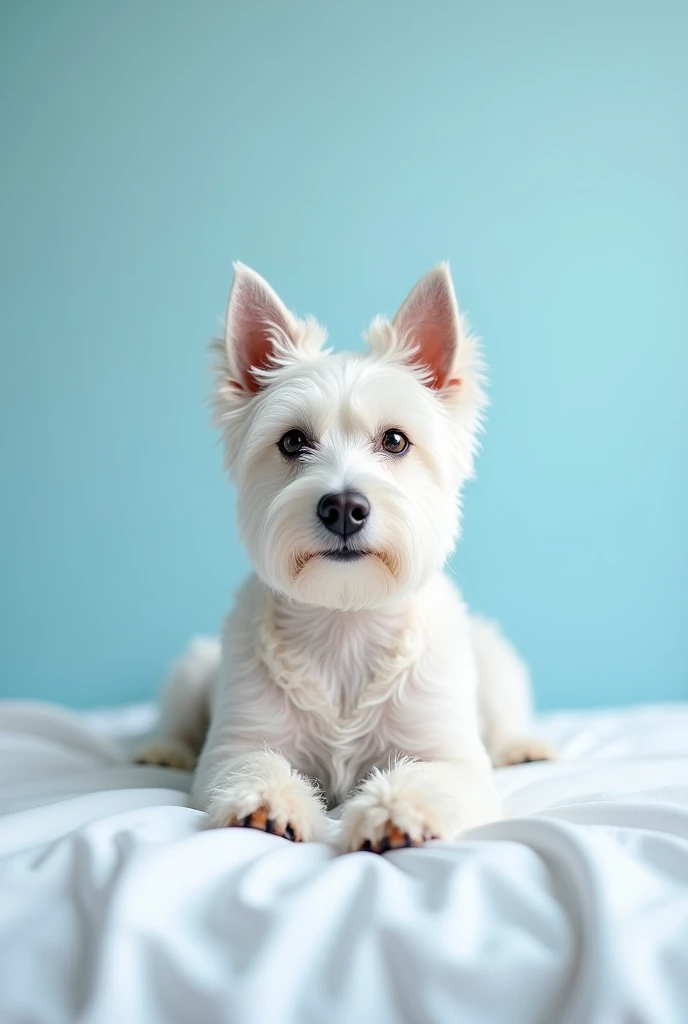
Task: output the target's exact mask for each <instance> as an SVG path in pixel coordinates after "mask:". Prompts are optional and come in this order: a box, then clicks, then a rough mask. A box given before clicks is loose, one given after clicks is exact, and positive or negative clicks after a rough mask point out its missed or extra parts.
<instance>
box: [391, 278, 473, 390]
mask: <svg viewBox="0 0 688 1024" xmlns="http://www.w3.org/2000/svg"><path fill="white" fill-rule="evenodd" d="M394 326H395V328H396V329H397V331H398V332H399V333H400V334H401V335H402V336H404V337H406V338H408V340H409V342H411V343H412V344H414V345H415V346H416V349H417V350H416V352H414V354H413V357H412V359H413V362H414V363H417V364H418V365H422V366H426V367H427V368H428V369H429V371H430V373H431V375H432V377H431V380H430V381H429V384H430V387H432V388H435V389H439V388H443V387H444V386H445V384H446V383H447V378H448V376H449V374H450V372H451V369H452V365H453V363H454V356H455V354H456V347H457V345H458V321H457V312H456V303H455V299H454V292H453V289H452V285H451V279H450V278H449V275H448V272H447V271H446V270H445V268H438V269H437V270H435V271H430V273H429V274H427V275H426V276H425V277H424V278H423V279H422V280H421V281H420V282H419V283H418V284H417V285H416V287H415V288H414V290H413V291H412V292H411V294H410V295H409V297H408V299H407V300H406V302H405V303H404V305H403V306H402V308H401V310H400V311H399V313H398V314H397V317H396V319H395V321H394Z"/></svg>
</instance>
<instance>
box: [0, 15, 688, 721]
mask: <svg viewBox="0 0 688 1024" xmlns="http://www.w3.org/2000/svg"><path fill="white" fill-rule="evenodd" d="M687 40H688V6H687V5H686V4H685V3H684V2H681V0H677V2H675V3H670V2H656V3H642V2H631V0H618V2H604V0H602V2H594V3H592V2H585V3H576V4H566V5H564V4H553V3H550V2H544V0H542V2H538V0H524V2H521V3H513V2H510V0H503V2H494V0H486V2H484V0H471V2H464V3H460V2H457V3H449V2H447V0H443V2H428V0H424V2H422V3H421V2H420V0H417V2H414V3H400V2H393V0H368V2H363V0H356V2H351V0H349V2H347V3H343V2H342V3H335V2H327V3H324V2H312V3H296V2H289V3H280V2H278V0H274V2H272V3H266V2H253V3H246V4H239V3H229V2H227V3H221V2H217V0H216V2H211V0H204V2H202V3H192V2H191V0H189V2H181V0H146V2H145V3H141V2H139V0H136V2H135V0H118V2H117V3H107V4H106V3H93V2H92V0H83V2H78V0H61V2H59V3H55V2H53V0H43V2H39V0H31V2H26V3H21V2H20V0H14V2H8V0H6V2H5V3H3V5H2V13H1V15H0V83H1V89H0V92H1V102H2V112H1V116H2V124H1V133H0V144H1V145H2V163H1V170H0V175H1V186H2V187H1V191H0V216H1V218H2V223H1V233H0V250H1V259H2V267H1V277H0V280H1V282H2V292H3V299H2V315H1V318H0V325H1V330H2V365H1V366H0V374H1V379H0V389H1V394H0V415H1V417H2V446H1V465H0V481H1V486H2V507H1V510H0V536H1V538H2V566H1V578H0V588H1V589H0V600H1V601H2V608H1V609H0V614H1V618H0V629H1V645H0V646H1V664H0V686H1V688H2V692H3V694H5V695H24V696H32V697H33V696H35V697H48V698H53V699H59V700H64V701H68V702H72V703H74V704H80V705H89V704H99V703H104V702H116V701H120V700H130V699H134V698H139V697H143V696H145V695H147V694H149V693H150V692H151V691H152V690H153V688H154V687H155V686H156V684H157V682H158V679H159V677H160V675H161V673H162V671H163V668H164V666H165V664H166V662H167V661H168V659H169V658H170V657H172V656H173V655H174V654H175V653H176V652H177V651H178V650H179V648H180V647H181V646H182V645H183V644H184V643H185V641H186V639H187V637H188V636H189V634H191V633H194V632H196V631H200V630H213V629H215V628H216V627H217V626H218V625H219V623H220V620H221V617H222V615H223V614H224V611H225V610H226V608H227V606H228V604H229V601H230V597H231V594H232V591H233V590H234V588H235V587H236V585H237V584H238V582H239V580H240V579H241V577H242V576H243V574H244V573H245V572H246V570H247V563H246V560H245V557H244V555H243V553H242V551H241V549H240V547H239V545H238V542H237V537H236V529H235V520H234V514H233V509H232V494H231V491H230V488H229V487H228V486H227V484H226V482H225V481H224V479H223V477H222V474H221V469H220V453H219V449H218V448H217V446H216V445H215V444H214V440H215V439H214V436H213V434H212V432H211V429H210V426H209V425H208V421H207V412H206V410H205V409H204V408H203V402H204V398H205V395H206V392H207V388H208V380H209V377H208V374H207V359H206V351H205V346H206V341H207V339H208V337H209V336H210V335H211V334H212V333H213V332H214V331H215V330H216V329H217V325H218V322H219V317H220V315H221V314H222V312H223V309H224V304H225V299H226V294H227V290H228V287H229V283H230V276H231V261H232V260H234V259H241V260H243V261H244V262H246V263H249V264H251V265H253V266H255V267H256V268H257V269H259V270H260V271H261V272H262V273H263V274H264V275H265V276H266V277H267V278H268V279H269V280H270V281H271V282H272V283H273V284H274V286H275V287H276V288H277V289H278V291H279V292H280V293H281V294H282V295H283V297H284V298H285V299H286V300H287V302H288V303H289V304H291V305H293V306H294V307H295V308H296V309H297V310H298V311H300V312H313V313H315V314H316V315H318V316H319V317H320V318H321V319H322V320H323V321H324V322H325V323H326V324H327V326H328V327H329V329H330V333H331V336H332V338H333V340H334V342H335V343H336V345H338V346H346V345H352V344H354V345H356V344H358V338H359V335H360V332H361V330H362V328H363V327H364V326H365V325H366V324H367V322H368V321H369V319H370V318H371V316H372V315H373V314H374V313H376V312H379V311H386V312H390V313H392V312H393V311H394V310H395V308H396V306H397V304H398V303H399V302H400V301H401V299H402V298H403V296H404V294H405V292H406V291H407V290H408V288H409V287H410V286H411V285H412V284H413V282H414V280H415V279H416V277H417V276H418V275H419V274H420V273H422V272H423V271H424V270H426V269H427V268H428V267H430V266H431V265H432V264H434V263H435V262H437V261H438V260H440V259H449V260H450V261H451V264H452V268H453V272H454V276H455V281H456V285H457V291H458V294H459V299H460V303H461V305H462V306H463V307H464V308H465V309H466V310H468V312H469V313H470V316H471V320H472V323H473V325H474V327H475V328H476V330H477V331H478V332H479V333H480V334H481V335H482V336H483V337H484V339H485V344H486V351H487V355H488V359H489V363H490V366H491V378H492V389H491V395H492V400H493V409H492V411H491V414H490V419H489V427H488V434H487V437H486V441H485V446H484V453H483V455H482V457H481V459H480V462H479V476H478V480H477V482H476V483H474V484H471V485H470V487H469V489H468V492H467V495H466V522H465V537H464V540H463V543H462V545H461V548H460V552H459V554H458V556H457V558H456V559H455V562H454V569H455V570H456V572H457V573H458V575H459V577H460V579H461V581H462V584H463V587H464V590H465V593H466V595H467V597H468V598H469V600H470V601H471V603H472V604H473V605H474V606H475V607H477V608H479V609H482V610H485V611H487V612H489V613H490V614H493V615H495V616H498V617H499V618H500V619H501V620H502V621H503V623H504V624H505V626H506V628H507V629H508V631H509V632H510V634H511V635H512V636H513V637H514V638H515V639H516V640H517V642H518V643H519V645H520V646H521V648H522V650H523V651H524V652H525V654H526V656H527V657H528V659H529V660H530V662H531V664H532V666H533V669H534V673H535V679H536V686H537V692H538V697H539V699H540V702H541V704H542V705H546V706H553V705H585V704H604V703H622V702H628V701H634V700H638V699H656V698H676V697H686V696H688V629H687V628H686V627H687V625H688V616H687V614H686V611H687V607H686V604H687V602H686V590H687V587H688V583H687V580H688V540H687V538H688V530H687V528H686V507H687V505H688V487H687V484H688V475H687V470H688V466H687V464H686V463H687V459H686V457H687V455H688V411H687V409H688V403H687V401H686V392H687V390H688V357H687V347H688V287H687V285H688V131H687V106H688V104H687V97H688V61H686V46H687Z"/></svg>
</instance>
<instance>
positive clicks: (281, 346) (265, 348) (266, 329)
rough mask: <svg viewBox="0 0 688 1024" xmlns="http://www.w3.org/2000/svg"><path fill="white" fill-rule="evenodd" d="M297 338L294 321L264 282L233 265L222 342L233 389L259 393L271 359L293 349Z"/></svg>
mask: <svg viewBox="0 0 688 1024" xmlns="http://www.w3.org/2000/svg"><path fill="white" fill-rule="evenodd" d="M298 334H299V324H298V321H297V319H296V317H295V316H294V315H293V314H292V313H290V312H289V310H288V309H287V307H286V306H285V305H284V303H283V302H282V300H281V299H280V298H279V297H278V296H277V295H276V293H275V292H274V291H273V290H272V288H271V287H270V285H269V284H268V283H267V281H265V280H264V279H263V278H262V277H261V276H260V274H257V273H256V272H255V270H251V268H250V267H246V266H244V264H243V263H235V265H234V281H233V282H232V290H231V292H230V294H229V302H228V304H227V316H226V319H225V338H224V341H225V348H226V354H227V360H228V363H229V369H230V373H231V377H232V380H233V381H234V384H235V386H237V387H238V388H240V389H241V390H243V391H247V392H256V391H259V390H260V388H261V372H262V371H265V370H269V369H271V368H274V365H275V363H274V360H275V356H276V355H277V354H278V353H280V352H281V353H282V354H284V352H285V350H286V351H288V350H289V349H290V348H291V347H292V346H294V345H295V344H296V341H297V338H298Z"/></svg>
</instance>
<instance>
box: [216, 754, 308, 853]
mask: <svg viewBox="0 0 688 1024" xmlns="http://www.w3.org/2000/svg"><path fill="white" fill-rule="evenodd" d="M200 802H201V803H206V805H207V808H206V809H207V811H208V817H209V819H210V825H211V827H213V828H225V827H227V826H230V827H236V826H239V827H245V828H257V829H261V830H263V831H264V832H273V833H275V834H276V835H280V836H284V837H285V838H286V839H292V840H294V842H309V841H312V840H317V839H321V838H322V837H323V827H324V808H323V804H322V801H321V798H320V795H319V792H318V789H317V786H316V785H315V783H314V782H311V781H310V780H309V779H307V778H305V776H303V775H301V774H300V773H299V772H297V771H296V769H295V768H292V766H291V765H290V764H289V762H288V761H287V759H286V758H285V757H283V756H282V754H279V753H276V752H275V751H273V750H260V751H256V752H255V753H251V754H245V755H242V756H239V757H234V758H232V759H231V760H229V761H228V762H226V763H225V764H224V765H223V767H222V769H221V770H220V772H219V773H218V774H217V775H216V776H215V779H214V781H213V782H212V784H211V785H210V786H209V787H208V790H207V794H206V799H205V800H201V801H200Z"/></svg>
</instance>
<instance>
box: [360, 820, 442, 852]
mask: <svg viewBox="0 0 688 1024" xmlns="http://www.w3.org/2000/svg"><path fill="white" fill-rule="evenodd" d="M437 838H438V837H437V836H433V835H430V834H427V835H425V834H424V835H423V838H422V839H412V838H411V836H410V835H409V834H408V832H403V831H402V830H401V829H400V828H398V827H397V826H396V825H395V824H394V823H393V822H391V821H388V822H387V824H386V825H385V827H384V829H383V831H382V834H381V835H380V836H378V837H377V838H376V839H374V840H373V839H366V840H365V841H364V842H363V843H362V845H361V847H360V849H361V851H362V852H367V853H387V851H388V850H404V849H408V848H410V847H418V846H422V845H423V844H424V843H427V842H428V841H429V840H430V839H437Z"/></svg>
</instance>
